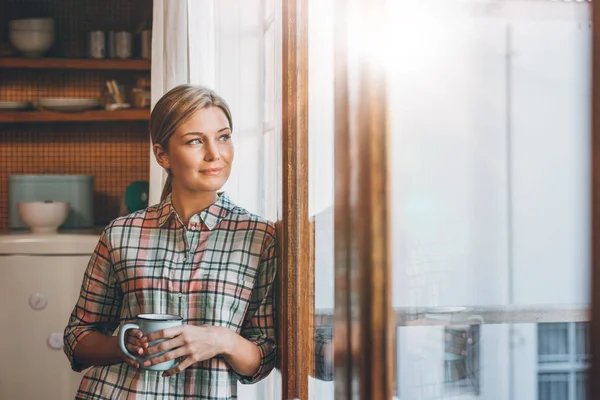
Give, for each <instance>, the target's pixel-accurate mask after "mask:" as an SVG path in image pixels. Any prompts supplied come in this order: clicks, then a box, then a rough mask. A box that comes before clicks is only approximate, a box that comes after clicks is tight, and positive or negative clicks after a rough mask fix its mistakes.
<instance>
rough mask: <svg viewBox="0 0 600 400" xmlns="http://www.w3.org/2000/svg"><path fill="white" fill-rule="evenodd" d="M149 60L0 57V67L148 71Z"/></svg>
mask: <svg viewBox="0 0 600 400" xmlns="http://www.w3.org/2000/svg"><path fill="white" fill-rule="evenodd" d="M150 64H151V62H150V60H114V59H104V60H94V59H91V58H17V57H15V58H12V57H11V58H8V57H0V68H37V69H44V68H45V69H104V70H129V71H150Z"/></svg>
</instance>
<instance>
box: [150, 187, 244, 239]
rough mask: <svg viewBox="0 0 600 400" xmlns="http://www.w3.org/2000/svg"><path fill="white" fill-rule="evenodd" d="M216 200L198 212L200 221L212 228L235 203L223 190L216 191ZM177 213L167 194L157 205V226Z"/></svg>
mask: <svg viewBox="0 0 600 400" xmlns="http://www.w3.org/2000/svg"><path fill="white" fill-rule="evenodd" d="M218 196H219V197H218V198H217V200H216V201H215V202H214V203H212V204H211V205H210V206H208V207H207V208H205V209H204V210H202V211H200V212H199V213H198V214H196V215H198V216H199V217H200V219H201V220H202V222H204V224H205V225H206V226H207V227H208V229H209V230H211V231H212V230H213V229H214V228H215V226H217V224H218V223H219V222H220V221H221V219H222V218H223V217H225V216H226V215H227V214H229V213H230V212H231V211H233V209H234V208H235V204H233V203H232V202H231V200H230V199H229V196H227V194H226V193H225V192H221V193H218ZM175 215H177V212H176V211H175V208H174V207H173V203H172V202H171V195H170V194H169V195H168V196H167V197H166V198H165V199H164V200H163V201H162V202H161V203H160V204H159V206H158V226H160V227H162V226H163V225H164V224H165V223H166V222H167V221H168V220H169V219H170V218H171V217H174V216H175Z"/></svg>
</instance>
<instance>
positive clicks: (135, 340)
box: [127, 336, 142, 347]
mask: <svg viewBox="0 0 600 400" xmlns="http://www.w3.org/2000/svg"><path fill="white" fill-rule="evenodd" d="M127 343H128V344H131V345H133V346H140V347H141V346H142V340H141V339H139V338H135V337H133V336H129V337H128V338H127Z"/></svg>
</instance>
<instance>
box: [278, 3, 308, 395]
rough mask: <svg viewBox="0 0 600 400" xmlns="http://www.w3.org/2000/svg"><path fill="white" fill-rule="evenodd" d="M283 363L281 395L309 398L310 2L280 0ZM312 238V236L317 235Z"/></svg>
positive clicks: (281, 354) (280, 363)
mask: <svg viewBox="0 0 600 400" xmlns="http://www.w3.org/2000/svg"><path fill="white" fill-rule="evenodd" d="M282 36H283V37H282V39H283V40H282V41H283V45H282V130H281V135H282V140H281V143H282V146H281V150H282V153H281V154H282V160H281V161H282V201H281V223H280V226H279V229H278V238H279V263H280V264H279V267H280V268H279V271H280V272H281V274H280V280H279V282H280V284H279V293H280V294H279V300H278V304H279V305H281V307H280V309H279V313H278V315H279V322H278V328H279V346H278V347H279V353H278V354H279V360H278V361H279V366H280V368H281V371H282V375H283V377H282V385H283V387H282V396H283V399H285V400H287V399H302V400H305V399H308V375H309V371H310V369H311V366H312V365H313V364H314V362H313V359H314V351H313V349H314V339H313V337H314V335H313V325H314V322H313V321H314V298H313V296H312V293H313V291H314V289H313V286H314V285H313V282H314V281H313V276H314V275H313V274H314V268H313V265H312V262H311V254H312V249H313V247H314V243H313V242H312V241H311V238H312V234H311V225H310V223H309V216H308V1H307V0H283V2H282ZM313 240H314V239H313Z"/></svg>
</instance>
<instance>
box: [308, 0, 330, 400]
mask: <svg viewBox="0 0 600 400" xmlns="http://www.w3.org/2000/svg"><path fill="white" fill-rule="evenodd" d="M333 3H334V1H333V0H309V1H308V81H309V82H308V84H309V90H308V96H309V101H308V136H309V156H308V158H309V215H310V216H311V223H312V224H313V225H314V232H315V233H314V240H315V243H314V265H315V282H314V285H315V286H314V290H315V296H314V301H315V321H314V323H315V333H314V344H315V365H314V371H313V373H312V374H311V377H310V378H309V398H310V399H311V400H329V399H334V383H333V327H332V316H333V308H334V252H333V250H334V240H333V239H334V237H333V230H334V208H333V199H334V173H335V171H334V72H333V54H334V44H333Z"/></svg>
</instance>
